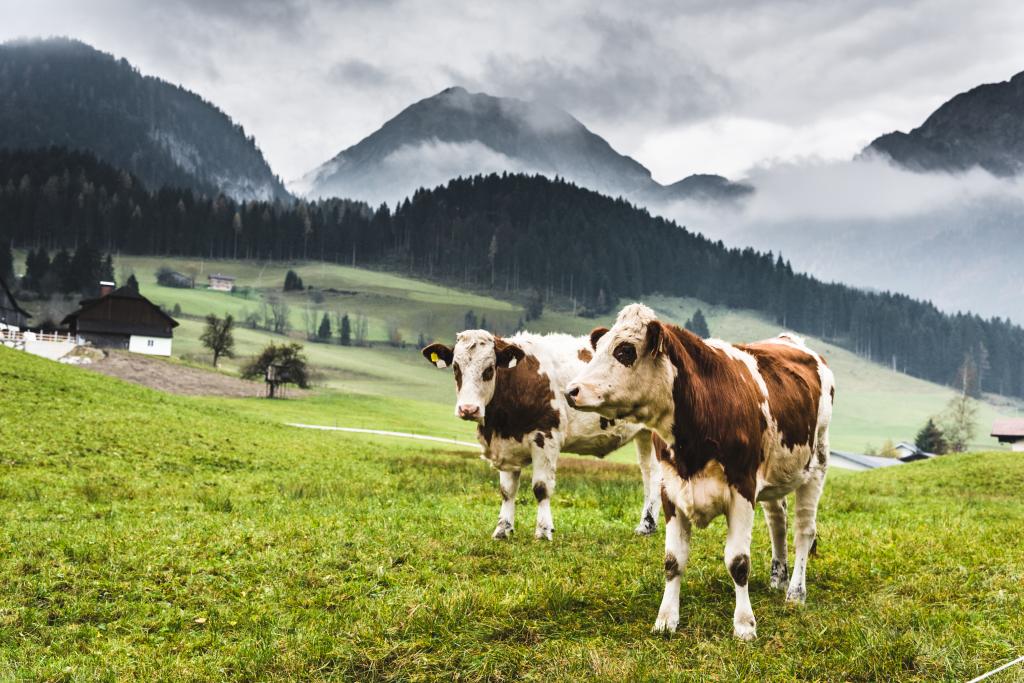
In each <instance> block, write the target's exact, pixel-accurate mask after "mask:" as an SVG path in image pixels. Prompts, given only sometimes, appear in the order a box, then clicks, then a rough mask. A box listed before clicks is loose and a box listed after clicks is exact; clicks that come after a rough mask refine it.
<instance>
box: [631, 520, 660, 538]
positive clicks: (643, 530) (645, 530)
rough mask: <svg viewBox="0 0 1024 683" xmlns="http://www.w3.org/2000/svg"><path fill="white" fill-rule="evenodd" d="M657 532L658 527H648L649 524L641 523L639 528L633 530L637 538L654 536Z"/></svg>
mask: <svg viewBox="0 0 1024 683" xmlns="http://www.w3.org/2000/svg"><path fill="white" fill-rule="evenodd" d="M657 530H658V527H656V526H648V525H647V524H645V523H643V522H641V523H640V524H638V525H637V527H636V528H635V529H633V532H634V533H635V534H636V535H637V536H650V535H651V534H653V533H654V532H655V531H657Z"/></svg>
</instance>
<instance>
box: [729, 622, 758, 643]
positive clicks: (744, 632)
mask: <svg viewBox="0 0 1024 683" xmlns="http://www.w3.org/2000/svg"><path fill="white" fill-rule="evenodd" d="M732 633H733V635H734V636H736V637H737V638H739V639H740V640H745V641H747V642H750V641H751V640H754V639H756V638H757V626H755V625H754V624H733V626H732Z"/></svg>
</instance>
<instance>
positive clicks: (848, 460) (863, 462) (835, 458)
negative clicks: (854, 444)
mask: <svg viewBox="0 0 1024 683" xmlns="http://www.w3.org/2000/svg"><path fill="white" fill-rule="evenodd" d="M902 464H903V461H902V460H900V459H899V458H885V457H882V456H880V455H863V454H861V453H849V452H847V451H832V454H831V456H830V457H829V459H828V466H829V467H838V468H839V469H842V470H853V471H855V472H863V471H865V470H874V469H878V468H879V467H893V466H894V465H902Z"/></svg>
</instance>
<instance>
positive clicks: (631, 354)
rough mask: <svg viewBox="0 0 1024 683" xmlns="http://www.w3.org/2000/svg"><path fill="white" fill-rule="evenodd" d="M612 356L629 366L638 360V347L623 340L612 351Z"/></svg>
mask: <svg viewBox="0 0 1024 683" xmlns="http://www.w3.org/2000/svg"><path fill="white" fill-rule="evenodd" d="M612 356H613V357H614V358H615V360H617V361H619V362H620V363H622V364H623V365H625V366H626V367H627V368H628V367H629V366H630V365H632V364H633V363H634V362H636V347H635V346H633V345H632V344H629V343H627V342H622V343H621V344H619V345H618V346H616V347H615V350H614V351H612Z"/></svg>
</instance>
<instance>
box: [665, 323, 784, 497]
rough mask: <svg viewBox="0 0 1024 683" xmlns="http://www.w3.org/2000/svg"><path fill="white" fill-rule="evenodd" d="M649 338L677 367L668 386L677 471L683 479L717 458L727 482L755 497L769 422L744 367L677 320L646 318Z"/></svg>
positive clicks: (743, 493)
mask: <svg viewBox="0 0 1024 683" xmlns="http://www.w3.org/2000/svg"><path fill="white" fill-rule="evenodd" d="M651 326H657V328H658V330H657V332H655V333H651V332H650V327H651ZM648 340H649V341H650V342H652V343H654V344H655V347H654V348H656V349H660V350H661V351H662V352H664V353H665V354H666V355H667V357H668V359H669V361H670V362H671V363H672V364H673V365H674V366H675V367H676V370H677V372H676V379H675V382H674V384H673V386H672V399H673V402H674V404H675V420H674V424H673V427H672V432H673V434H672V435H673V440H674V441H675V444H674V446H673V448H672V455H673V456H674V457H673V458H672V462H673V464H674V465H675V468H676V471H678V472H679V475H680V476H681V477H682V478H683V479H684V480H686V479H689V478H690V477H692V476H694V475H696V474H697V473H699V472H700V471H701V470H703V469H704V467H705V466H706V465H707V464H708V463H709V462H711V461H712V460H716V461H718V462H719V463H721V465H722V469H723V470H724V471H725V476H726V479H727V480H728V482H729V484H730V485H732V486H733V487H735V488H736V490H737V491H738V492H739V493H740V495H742V496H743V497H744V498H746V499H747V500H749V501H751V502H753V501H754V495H755V493H756V490H757V468H758V467H759V466H760V464H761V461H762V458H763V453H762V446H761V436H762V434H764V430H765V429H766V428H767V422H766V421H765V417H764V413H763V412H762V411H761V401H762V397H761V394H760V391H759V390H758V388H757V385H756V384H755V382H754V380H753V378H752V377H751V376H750V372H749V370H748V369H747V366H746V365H745V364H744V363H743V362H742V361H739V360H735V359H732V358H729V357H728V356H726V355H725V354H724V353H721V352H720V351H718V350H717V349H715V348H713V347H711V346H709V345H707V344H706V343H705V342H704V341H703V340H702V339H701V338H700V337H698V336H697V335H695V334H693V333H692V332H689V331H687V330H684V329H682V328H679V327H676V326H675V325H669V324H666V323H662V322H658V321H654V322H652V323H650V324H649V325H648ZM659 457H662V460H663V461H664V460H665V458H664V457H663V456H659Z"/></svg>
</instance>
